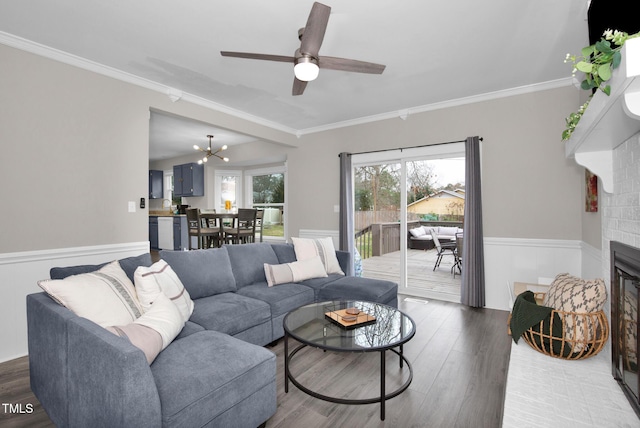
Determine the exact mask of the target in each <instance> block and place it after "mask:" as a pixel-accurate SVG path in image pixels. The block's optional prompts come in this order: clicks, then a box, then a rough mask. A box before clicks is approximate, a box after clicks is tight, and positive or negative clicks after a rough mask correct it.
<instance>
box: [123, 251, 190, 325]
mask: <svg viewBox="0 0 640 428" xmlns="http://www.w3.org/2000/svg"><path fill="white" fill-rule="evenodd" d="M134 280H135V281H134V284H135V287H136V293H137V294H138V300H139V301H140V305H142V307H143V308H144V309H145V310H147V309H149V307H150V306H151V303H152V302H153V301H155V300H156V298H157V297H158V295H159V294H164V295H165V296H167V297H168V298H169V299H170V300H171V301H172V302H173V303H174V304H175V305H176V307H177V308H178V310H179V311H180V314H181V316H182V323H183V324H184V323H185V322H187V320H188V319H189V317H190V316H191V313H192V312H193V301H192V300H191V296H189V292H188V291H187V290H185V288H184V285H183V284H182V281H180V278H178V275H176V273H175V272H174V271H173V269H171V266H169V265H168V264H167V262H166V261H164V260H158V261H157V262H156V263H154V264H153V265H152V266H150V267H145V266H140V267H138V269H136V272H135V274H134Z"/></svg>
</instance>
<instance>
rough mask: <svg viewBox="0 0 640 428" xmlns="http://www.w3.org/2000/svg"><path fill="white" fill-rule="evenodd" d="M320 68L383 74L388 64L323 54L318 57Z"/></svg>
mask: <svg viewBox="0 0 640 428" xmlns="http://www.w3.org/2000/svg"><path fill="white" fill-rule="evenodd" d="M318 65H319V66H320V68H325V69H328V70H341V71H353V72H355V73H369V74H382V72H383V71H384V69H385V67H386V65H382V64H376V63H373V62H365V61H358V60H355V59H346V58H336V57H333V56H323V57H320V58H318Z"/></svg>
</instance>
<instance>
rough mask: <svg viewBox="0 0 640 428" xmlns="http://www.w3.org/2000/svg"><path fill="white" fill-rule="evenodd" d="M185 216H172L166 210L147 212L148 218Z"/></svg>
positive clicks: (182, 215) (172, 214)
mask: <svg viewBox="0 0 640 428" xmlns="http://www.w3.org/2000/svg"><path fill="white" fill-rule="evenodd" d="M186 216H187V215H186V214H174V213H173V212H171V211H168V210H162V211H160V210H149V217H186Z"/></svg>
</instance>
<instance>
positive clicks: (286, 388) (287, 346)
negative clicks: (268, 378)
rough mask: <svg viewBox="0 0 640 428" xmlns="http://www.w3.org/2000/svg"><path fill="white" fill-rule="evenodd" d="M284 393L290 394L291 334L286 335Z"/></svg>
mask: <svg viewBox="0 0 640 428" xmlns="http://www.w3.org/2000/svg"><path fill="white" fill-rule="evenodd" d="M284 392H285V394H286V393H288V392H289V334H287V332H285V333H284Z"/></svg>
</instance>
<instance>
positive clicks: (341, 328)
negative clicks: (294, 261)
mask: <svg viewBox="0 0 640 428" xmlns="http://www.w3.org/2000/svg"><path fill="white" fill-rule="evenodd" d="M283 323H284V332H285V333H284V358H285V360H284V391H285V393H288V392H289V381H291V383H293V384H294V385H295V386H297V387H298V388H299V389H300V390H301V391H304V392H305V393H307V394H309V395H311V396H313V397H316V398H319V399H321V400H325V401H329V402H332V403H340V404H372V403H380V419H381V420H384V418H385V401H386V400H389V399H391V398H393V397H396V396H398V395H399V394H401V393H402V392H403V391H404V390H406V389H407V388H408V387H409V385H410V384H411V381H412V380H413V369H412V368H411V364H410V363H409V361H408V360H407V359H406V358H405V357H404V355H403V353H402V348H403V345H404V344H405V343H406V342H408V341H409V340H411V338H412V337H413V336H414V335H415V333H416V324H415V323H414V322H413V320H412V319H411V318H410V317H409V316H408V315H406V314H405V313H403V312H402V311H400V310H398V309H396V308H393V307H391V306H387V305H383V304H380V303H372V302H365V301H358V300H349V301H332V302H321V303H313V304H310V305H306V306H302V307H300V308H298V309H295V310H294V311H292V312H290V313H289V314H287V316H286V317H285V318H284V321H283ZM290 337H292V338H294V339H295V340H297V341H298V342H300V345H299V346H297V347H296V348H295V349H293V350H292V351H291V353H289V338H290ZM307 346H311V347H314V348H319V349H322V350H325V351H336V352H379V353H380V395H379V396H378V397H373V398H365V399H347V398H339V397H331V396H328V395H324V394H320V393H318V392H316V391H313V390H312V389H310V388H308V387H306V386H304V385H302V384H301V383H300V382H299V381H298V380H297V379H296V378H295V377H294V376H293V375H292V374H291V372H290V371H289V366H290V364H291V360H292V359H293V358H294V356H295V355H296V354H297V353H298V351H300V350H301V349H303V348H305V347H307ZM396 348H397V349H396ZM386 351H391V352H394V353H395V354H397V355H398V356H399V360H400V368H403V367H404V365H405V364H406V366H407V369H408V371H409V376H408V378H407V380H406V381H405V383H404V384H403V385H402V386H400V387H399V388H398V389H396V390H395V391H392V392H386V391H385V374H386V367H385V354H386Z"/></svg>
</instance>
